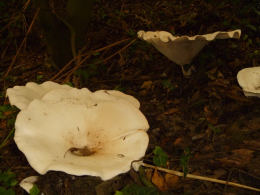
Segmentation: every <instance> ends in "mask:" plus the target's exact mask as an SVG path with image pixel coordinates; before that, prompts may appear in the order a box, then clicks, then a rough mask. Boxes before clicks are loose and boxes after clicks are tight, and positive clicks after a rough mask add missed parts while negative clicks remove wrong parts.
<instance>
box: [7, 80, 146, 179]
mask: <svg viewBox="0 0 260 195" xmlns="http://www.w3.org/2000/svg"><path fill="white" fill-rule="evenodd" d="M42 85H44V83H43V84H42ZM26 87H27V85H26V86H20V87H19V93H18V92H12V90H16V88H17V87H14V88H12V89H8V90H9V93H8V94H7V95H8V97H9V99H13V100H15V101H12V104H13V105H16V102H18V103H19V96H20V97H21V98H24V99H27V100H28V101H27V105H26V106H24V107H23V108H22V110H21V111H20V112H19V113H18V115H17V118H16V121H15V135H14V140H15V143H16V144H17V146H18V148H19V150H21V151H22V152H23V153H24V155H25V156H26V158H27V160H28V162H29V164H30V165H31V167H32V168H34V169H35V170H36V171H37V172H38V173H40V174H45V173H46V172H47V171H50V170H53V171H63V172H66V173H68V174H72V175H78V176H80V175H91V176H98V177H101V179H103V180H108V179H111V178H113V177H115V176H116V175H118V174H121V173H125V172H128V171H129V170H130V168H131V162H132V161H134V160H138V159H140V158H142V157H143V156H144V155H145V152H146V149H147V146H148V142H149V137H148V134H147V133H146V131H147V130H148V129H149V124H148V122H147V120H146V118H145V116H144V115H143V114H142V113H141V111H140V110H139V107H140V103H139V102H138V100H137V99H135V98H134V97H132V96H130V95H126V94H124V93H122V92H119V91H114V90H99V91H96V92H91V91H89V90H88V89H86V88H82V89H76V88H71V87H70V88H67V87H66V88H60V87H58V88H57V89H51V90H48V91H47V92H46V93H45V94H41V95H37V91H34V94H29V95H33V97H37V98H35V99H34V98H33V97H26V95H28V94H26V92H23V90H22V89H24V90H25V91H26V90H27V89H26ZM10 91H11V92H12V93H10ZM13 95H17V96H18V97H12V96H13ZM22 95H24V97H23V96H22Z"/></svg>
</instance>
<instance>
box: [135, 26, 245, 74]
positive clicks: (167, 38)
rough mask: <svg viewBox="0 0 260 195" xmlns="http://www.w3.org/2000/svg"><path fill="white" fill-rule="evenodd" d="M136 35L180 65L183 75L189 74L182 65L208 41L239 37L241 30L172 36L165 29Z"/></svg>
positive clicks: (188, 62)
mask: <svg viewBox="0 0 260 195" xmlns="http://www.w3.org/2000/svg"><path fill="white" fill-rule="evenodd" d="M137 35H138V37H139V38H140V39H142V40H144V41H147V42H148V43H151V44H152V45H153V46H154V47H155V48H156V49H157V50H158V51H159V52H161V53H162V54H163V55H165V56H166V57H167V58H168V59H170V60H171V61H173V62H175V63H176V64H178V65H180V66H181V68H182V72H183V74H184V75H185V76H189V75H190V72H189V71H188V72H186V71H185V70H184V68H183V65H186V64H190V63H191V61H192V60H193V58H194V57H195V56H196V55H197V54H198V53H199V52H200V50H201V49H202V48H203V47H204V46H205V45H206V44H207V43H208V42H210V41H213V40H215V39H228V38H235V39H239V38H240V35H241V30H239V29H238V30H234V31H228V32H222V31H217V32H214V33H211V34H205V35H195V36H192V37H189V36H186V35H185V36H173V35H172V34H171V33H169V32H166V31H147V32H145V31H143V30H141V31H139V32H138V33H137Z"/></svg>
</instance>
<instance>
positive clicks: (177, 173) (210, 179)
mask: <svg viewBox="0 0 260 195" xmlns="http://www.w3.org/2000/svg"><path fill="white" fill-rule="evenodd" d="M138 163H140V164H141V165H142V166H144V167H148V168H152V169H157V170H159V171H163V172H166V173H169V174H172V175H177V176H179V177H183V176H184V173H183V172H180V171H174V170H170V169H165V168H162V167H157V166H154V165H150V164H147V163H143V162H138ZM186 177H187V178H190V179H197V180H202V181H210V182H214V183H220V184H224V185H229V186H234V187H239V188H244V189H248V190H253V191H257V192H260V189H258V188H254V187H250V186H246V185H242V184H238V183H234V182H229V181H224V180H220V179H214V178H209V177H204V176H199V175H193V174H187V175H186Z"/></svg>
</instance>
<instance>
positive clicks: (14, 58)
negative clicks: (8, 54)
mask: <svg viewBox="0 0 260 195" xmlns="http://www.w3.org/2000/svg"><path fill="white" fill-rule="evenodd" d="M39 11H40V9H37V10H36V12H35V14H34V16H33V19H32V22H31V24H30V26H29V28H28V30H27V32H26V34H25V37H24V39H23V41H22V43H21V44H20V46H19V48H18V50H17V51H16V54H15V56H14V57H13V59H12V61H11V64H10V65H9V67H8V69H7V71H6V73H5V75H4V78H6V77H7V76H8V74H9V72H10V71H11V70H12V68H13V65H14V63H15V61H16V58H17V56H18V55H19V53H20V51H21V49H22V47H23V45H24V43H25V41H26V39H27V37H28V35H29V33H30V32H31V30H32V26H33V24H34V22H35V20H36V18H37V16H38V14H39Z"/></svg>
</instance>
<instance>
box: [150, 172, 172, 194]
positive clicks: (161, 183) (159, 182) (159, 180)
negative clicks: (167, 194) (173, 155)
mask: <svg viewBox="0 0 260 195" xmlns="http://www.w3.org/2000/svg"><path fill="white" fill-rule="evenodd" d="M152 182H153V184H154V185H155V186H156V187H157V188H159V189H160V190H161V191H167V189H168V188H167V184H166V183H165V180H164V177H163V176H162V175H161V173H159V172H158V171H157V169H155V170H154V173H153V177H152Z"/></svg>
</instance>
